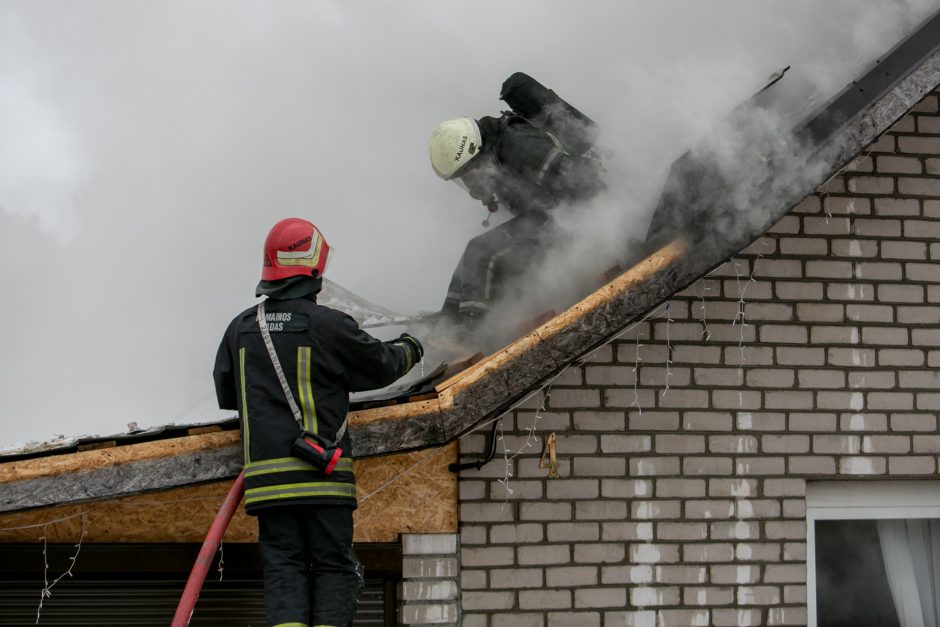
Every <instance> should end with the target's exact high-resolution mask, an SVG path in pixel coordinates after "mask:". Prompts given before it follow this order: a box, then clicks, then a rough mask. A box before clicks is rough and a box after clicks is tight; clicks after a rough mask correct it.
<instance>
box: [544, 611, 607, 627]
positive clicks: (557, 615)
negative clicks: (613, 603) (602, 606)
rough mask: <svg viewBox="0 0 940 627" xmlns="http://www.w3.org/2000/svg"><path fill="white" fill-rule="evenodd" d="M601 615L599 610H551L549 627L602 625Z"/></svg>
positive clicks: (595, 626) (594, 626) (598, 626)
mask: <svg viewBox="0 0 940 627" xmlns="http://www.w3.org/2000/svg"><path fill="white" fill-rule="evenodd" d="M600 624H601V615H600V614H599V613H597V612H549V614H548V627H571V625H578V627H600Z"/></svg>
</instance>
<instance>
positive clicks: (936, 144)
mask: <svg viewBox="0 0 940 627" xmlns="http://www.w3.org/2000/svg"><path fill="white" fill-rule="evenodd" d="M898 150H899V151H900V152H904V153H909V154H915V155H916V154H940V137H922V136H913V137H899V138H898Z"/></svg>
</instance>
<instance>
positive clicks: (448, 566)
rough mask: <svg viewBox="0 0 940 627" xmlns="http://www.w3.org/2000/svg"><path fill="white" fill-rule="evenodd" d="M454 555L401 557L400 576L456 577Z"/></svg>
mask: <svg viewBox="0 0 940 627" xmlns="http://www.w3.org/2000/svg"><path fill="white" fill-rule="evenodd" d="M458 574H459V568H458V567H457V558H456V557H403V558H402V577H404V578H405V579H415V578H421V579H430V578H435V579H444V578H453V577H457V575H458Z"/></svg>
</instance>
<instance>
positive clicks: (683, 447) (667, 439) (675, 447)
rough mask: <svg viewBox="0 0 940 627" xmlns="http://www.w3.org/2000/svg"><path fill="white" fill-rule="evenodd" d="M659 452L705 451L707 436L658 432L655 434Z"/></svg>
mask: <svg viewBox="0 0 940 627" xmlns="http://www.w3.org/2000/svg"><path fill="white" fill-rule="evenodd" d="M655 449H656V452H657V453H672V454H679V455H684V454H689V453H704V452H705V436H702V435H679V434H657V435H656V436H655Z"/></svg>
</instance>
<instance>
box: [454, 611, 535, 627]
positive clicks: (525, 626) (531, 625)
mask: <svg viewBox="0 0 940 627" xmlns="http://www.w3.org/2000/svg"><path fill="white" fill-rule="evenodd" d="M544 625H545V617H544V616H543V615H542V614H540V613H529V614H526V613H523V612H512V614H494V615H493V627H544ZM461 627H466V625H462V626H461Z"/></svg>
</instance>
